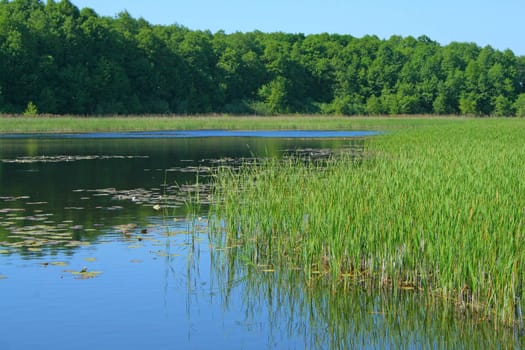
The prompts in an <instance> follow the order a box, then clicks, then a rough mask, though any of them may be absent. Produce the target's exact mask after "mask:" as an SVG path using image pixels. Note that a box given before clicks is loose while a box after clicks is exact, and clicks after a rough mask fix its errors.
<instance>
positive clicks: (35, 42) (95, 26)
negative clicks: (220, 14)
mask: <svg viewBox="0 0 525 350" xmlns="http://www.w3.org/2000/svg"><path fill="white" fill-rule="evenodd" d="M524 83H525V57H524V56H516V55H515V54H514V53H513V52H512V51H511V50H505V51H498V50H495V49H493V48H492V47H491V46H486V47H479V46H478V45H476V44H475V43H459V42H453V43H451V44H448V45H444V46H443V45H440V44H439V43H437V42H435V41H433V40H431V39H430V38H428V37H426V36H421V37H418V38H414V37H410V36H409V37H401V36H392V37H390V38H389V39H380V38H378V37H377V36H372V35H371V36H365V37H362V38H356V37H353V36H351V35H338V34H315V35H304V34H288V33H282V32H277V33H263V32H260V31H254V32H248V33H240V32H237V33H232V34H226V33H225V32H223V31H219V32H216V33H211V32H209V31H199V30H190V29H188V28H185V27H183V26H181V25H167V26H166V25H152V24H150V23H148V22H147V21H146V20H144V19H142V18H139V19H135V18H133V17H131V16H130V14H129V13H127V12H122V13H120V14H118V15H117V16H115V17H105V16H99V15H98V14H97V13H96V12H95V11H94V10H92V9H89V8H83V9H79V8H77V7H76V6H75V5H73V4H72V3H71V2H70V1H69V0H61V1H58V2H55V1H53V0H48V1H47V2H45V3H44V2H43V1H40V0H13V1H8V0H0V112H3V113H20V112H22V111H24V110H25V109H26V108H28V107H30V108H31V109H32V110H35V111H36V110H38V111H39V112H42V113H50V114H80V115H92V114H95V115H99V114H100V115H102V114H157V113H177V114H196V113H232V114H278V113H320V114H344V115H354V114H365V115H366V114H374V115H375V114H420V113H425V114H467V115H495V116H513V115H517V116H525V86H524Z"/></svg>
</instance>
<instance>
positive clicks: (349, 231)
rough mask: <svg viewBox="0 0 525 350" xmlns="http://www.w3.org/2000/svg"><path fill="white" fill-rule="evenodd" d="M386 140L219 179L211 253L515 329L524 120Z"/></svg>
mask: <svg viewBox="0 0 525 350" xmlns="http://www.w3.org/2000/svg"><path fill="white" fill-rule="evenodd" d="M395 129H397V130H396V131H391V132H389V133H387V134H385V135H382V136H377V137H374V138H372V139H370V140H369V141H367V143H366V146H365V154H364V157H363V158H362V159H360V160H356V159H354V158H352V157H346V158H345V157H343V158H339V159H333V160H332V161H330V162H328V163H327V164H323V165H319V164H314V163H305V162H303V161H294V160H288V161H285V162H282V161H278V160H269V161H265V162H262V164H257V165H247V166H245V167H244V168H243V169H241V171H240V172H234V171H231V170H229V169H220V170H219V171H218V173H217V174H216V176H215V184H214V186H215V193H214V196H215V199H216V200H215V204H214V205H213V206H212V208H211V213H210V217H212V218H215V223H213V224H212V225H211V227H212V237H213V239H215V240H216V244H219V245H222V246H237V245H241V246H242V253H243V255H244V259H245V260H246V261H247V262H248V263H249V264H251V265H253V266H266V267H267V266H271V267H272V268H276V269H287V270H289V269H297V270H301V271H303V272H304V273H305V275H306V276H308V278H310V279H312V280H315V279H318V278H325V279H329V280H330V281H331V283H332V284H333V285H334V288H335V287H336V286H338V285H340V284H345V283H355V282H356V281H359V282H361V283H365V284H366V285H367V286H369V287H372V288H380V289H382V288H387V289H394V290H397V289H413V290H420V291H424V292H426V293H429V294H431V295H435V296H436V297H440V298H445V299H448V300H450V302H451V303H454V304H456V305H457V306H458V308H459V309H469V310H473V311H475V312H476V313H478V315H479V316H480V317H482V318H487V319H490V320H492V321H494V322H495V324H507V325H510V324H520V323H522V321H523V316H522V314H521V306H522V305H523V302H524V296H523V294H522V285H523V280H524V262H525V260H524V258H525V247H524V245H523V239H524V235H525V167H524V166H523V165H524V164H525V147H523V140H524V139H525V121H522V120H515V119H514V120H510V119H486V120H474V119H446V120H445V119H443V120H437V121H436V120H434V121H431V122H430V123H428V124H427V125H425V124H424V123H419V124H418V125H417V127H406V128H404V129H398V128H397V127H396V128H395Z"/></svg>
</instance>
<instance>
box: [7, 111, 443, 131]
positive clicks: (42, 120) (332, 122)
mask: <svg viewBox="0 0 525 350" xmlns="http://www.w3.org/2000/svg"><path fill="white" fill-rule="evenodd" d="M440 119H442V118H430V117H425V118H417V117H411V118H393V117H334V116H302V115H297V116H277V117H254V116H185V117H184V116H129V117H122V116H115V117H72V116H37V117H24V116H11V117H9V116H0V133H38V132H44V133H51V132H62V133H66V132H104V131H108V132H111V131H113V132H117V131H154V130H203V129H225V130H261V129H262V130H277V129H283V130H284V129H286V130H294V129H301V130H308V129H309V130H312V129H313V130H363V129H373V130H375V129H383V128H384V127H385V126H388V127H389V128H394V127H406V126H417V125H420V124H421V121H423V120H425V121H426V122H427V123H429V122H430V123H434V122H435V121H437V120H440Z"/></svg>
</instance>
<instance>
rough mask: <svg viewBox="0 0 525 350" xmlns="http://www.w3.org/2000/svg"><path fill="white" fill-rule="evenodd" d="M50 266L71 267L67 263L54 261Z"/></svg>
mask: <svg viewBox="0 0 525 350" xmlns="http://www.w3.org/2000/svg"><path fill="white" fill-rule="evenodd" d="M49 264H50V265H53V266H67V265H69V263H67V262H65V261H52V262H50V263H49Z"/></svg>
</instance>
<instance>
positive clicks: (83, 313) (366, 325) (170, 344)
mask: <svg viewBox="0 0 525 350" xmlns="http://www.w3.org/2000/svg"><path fill="white" fill-rule="evenodd" d="M365 136H367V134H361V133H358V134H348V133H344V134H337V133H333V132H331V133H326V134H323V133H322V132H321V133H311V132H306V133H305V132H299V131H296V132H288V133H278V134H276V133H273V132H261V133H253V132H250V133H244V134H243V133H237V134H236V133H231V132H209V131H206V132H184V133H170V132H163V133H132V134H129V133H128V134H83V135H80V134H66V135H3V136H0V296H1V297H0V314H1V318H0V349H54V350H58V349H90V350H91V349H106V348H107V349H145V348H151V349H354V348H356V349H376V348H381V349H385V348H386V349H389V348H391V349H399V348H404V349H426V348H433V349H449V348H454V349H473V348H479V349H487V348H520V347H523V345H524V342H523V338H522V337H521V335H519V334H517V333H516V332H515V331H513V330H511V329H503V330H502V329H500V330H495V329H494V327H493V326H492V325H490V324H487V323H484V322H479V321H476V320H475V319H472V318H470V317H468V316H465V315H461V314H459V313H458V312H457V310H455V309H454V308H453V307H450V306H449V305H446V304H445V303H443V304H441V303H436V302H430V301H429V300H427V299H426V297H425V296H423V295H419V294H416V293H412V292H404V293H400V294H397V295H392V294H391V293H386V294H382V293H379V292H372V291H369V290H364V289H361V288H360V287H359V286H356V287H355V288H345V289H344V290H343V289H342V290H337V291H334V290H332V289H330V288H325V287H323V285H322V283H320V284H319V285H318V286H315V288H312V287H308V286H306V285H305V283H304V281H303V280H302V279H301V276H300V275H299V274H294V273H289V274H279V273H277V272H275V271H267V272H263V273H254V272H253V271H250V269H248V268H246V267H245V266H243V265H242V264H241V263H239V262H238V261H228V260H227V259H226V258H224V256H225V255H224V254H221V253H220V252H219V251H217V247H214V246H213V244H212V243H211V242H210V240H209V239H208V234H207V226H206V225H207V221H206V215H207V212H206V206H203V207H202V212H201V213H199V214H198V216H196V217H191V218H190V217H188V216H187V209H186V207H185V201H186V199H187V198H188V196H189V195H192V193H193V191H194V189H195V183H196V180H197V179H198V182H199V183H200V184H205V183H206V181H208V176H209V174H210V171H211V169H212V168H213V167H214V166H216V165H218V164H221V165H224V164H229V165H231V166H235V164H239V162H241V161H242V159H244V160H249V159H253V158H254V157H257V158H258V157H282V156H286V155H290V154H295V155H297V154H299V155H301V156H304V155H307V156H309V157H321V156H324V155H326V154H329V153H331V152H337V151H338V150H348V149H351V150H359V149H361V148H362V147H363V145H364V143H365V142H366V138H363V137H365Z"/></svg>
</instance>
